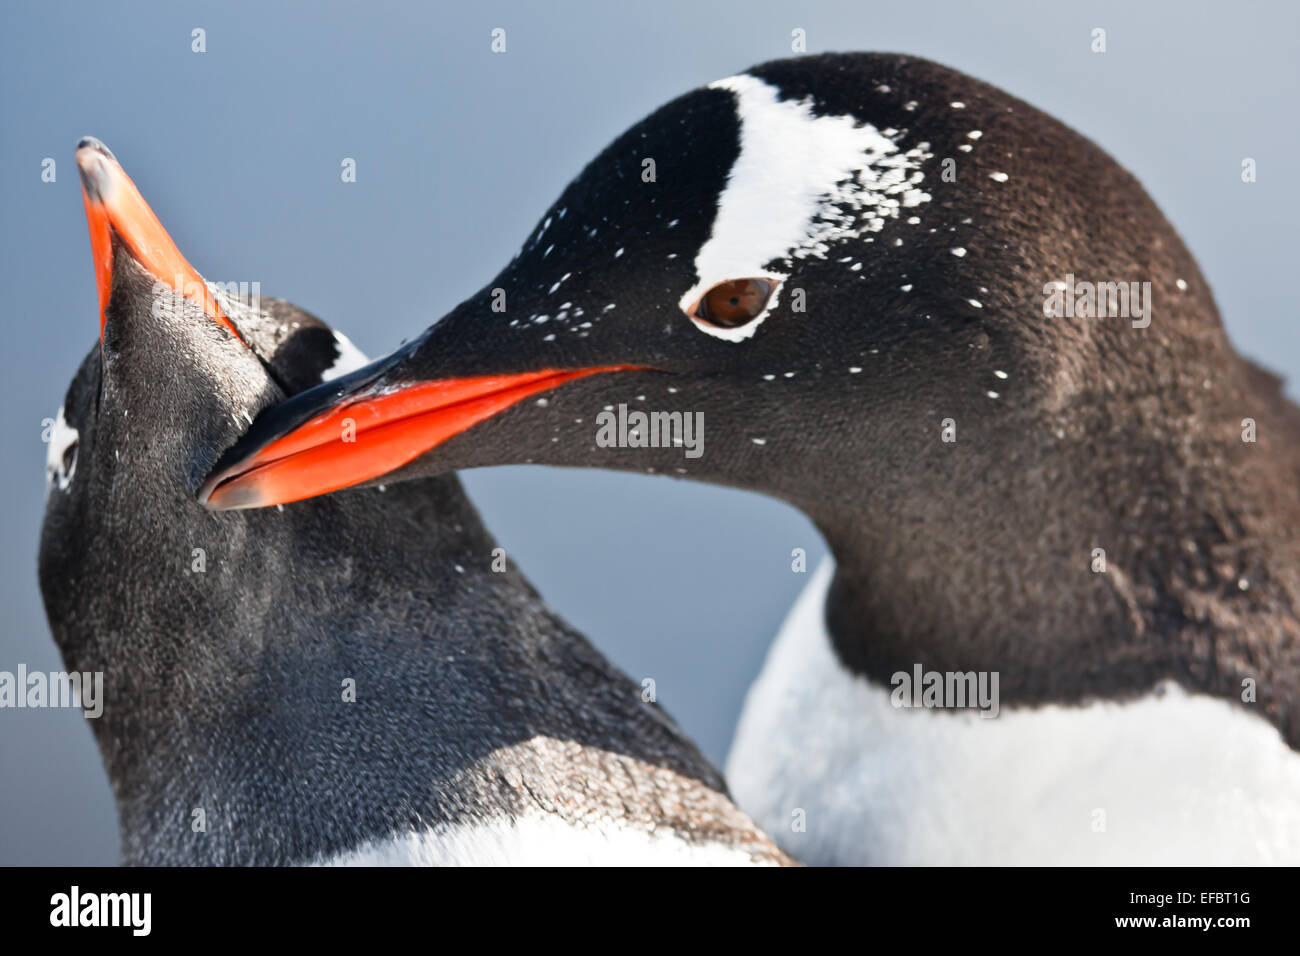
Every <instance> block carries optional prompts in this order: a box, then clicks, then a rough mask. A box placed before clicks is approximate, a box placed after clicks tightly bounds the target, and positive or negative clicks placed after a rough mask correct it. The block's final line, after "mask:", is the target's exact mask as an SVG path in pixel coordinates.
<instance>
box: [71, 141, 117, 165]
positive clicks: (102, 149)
mask: <svg viewBox="0 0 1300 956" xmlns="http://www.w3.org/2000/svg"><path fill="white" fill-rule="evenodd" d="M83 149H93V150H94V151H95V152H97V153H103V154H104V155H105V156H107V157H108V158H109V159H111V160H113V161H114V162H117V157H116V156H114V155H113V151H112V150H111V149H109V148H108V147H107V146H105V145H104V144H103V143H101V142H100V141H99V140H97V139H95V137H93V136H83V137H81V141H80V142H78V143H77V150H78V151H81V150H83Z"/></svg>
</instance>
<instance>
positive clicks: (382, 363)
mask: <svg viewBox="0 0 1300 956" xmlns="http://www.w3.org/2000/svg"><path fill="white" fill-rule="evenodd" d="M401 356H402V352H397V353H394V355H393V356H390V357H389V358H387V359H380V360H379V361H377V362H375V363H372V364H371V365H369V366H366V367H365V368H362V369H358V370H357V371H356V372H353V373H352V374H351V375H348V376H345V377H343V378H340V379H337V380H336V381H334V382H328V383H326V384H324V385H320V386H317V387H316V388H313V389H311V390H309V391H306V392H302V393H300V394H299V395H296V396H294V397H293V398H291V399H290V400H289V401H287V402H284V403H283V404H281V405H278V406H276V407H275V408H272V409H270V410H268V411H267V412H265V413H263V415H261V416H260V417H259V418H258V419H257V421H256V422H254V423H253V426H252V427H251V428H250V429H249V430H248V432H247V433H246V434H245V435H244V437H243V438H241V439H240V440H239V442H237V443H236V444H235V445H234V446H233V447H231V448H230V449H229V450H228V451H227V452H226V453H225V455H223V456H222V458H221V460H220V461H219V462H217V466H216V468H215V469H214V470H213V472H212V474H211V475H210V476H209V477H208V480H207V481H206V482H204V484H203V487H202V488H201V489H200V490H199V500H200V501H201V502H203V504H205V505H207V506H208V507H209V508H212V509H215V510H221V511H225V510H230V509H235V508H262V507H266V506H267V505H275V504H284V503H286V502H290V501H298V500H300V499H303V498H311V497H314V496H316V495H323V494H327V493H328V492H331V491H338V490H339V489H341V488H348V487H351V486H352V485H357V484H360V483H361V482H364V481H369V480H371V479H372V478H378V477H381V476H382V475H385V474H388V473H389V472H391V471H394V470H395V469H397V468H400V467H401V466H402V465H405V464H407V463H408V462H410V461H412V460H414V459H415V458H418V457H419V456H420V455H422V454H424V453H425V452H427V451H429V450H430V449H432V448H434V447H436V446H437V445H440V444H442V443H443V442H445V441H446V440H447V439H449V438H451V437H453V436H454V435H458V434H460V433H461V432H463V431H465V430H466V429H469V428H471V427H473V426H474V425H477V424H478V423H479V422H482V421H485V420H486V419H489V418H491V417H493V416H494V415H497V414H499V413H500V412H503V411H505V410H506V409H507V408H509V407H511V406H512V405H515V404H517V403H519V402H521V401H523V400H524V399H525V398H528V397H529V396H530V395H536V394H538V393H539V392H545V391H548V390H550V389H553V388H556V387H557V386H560V385H563V384H565V383H566V382H572V381H574V380H575V379H579V378H585V377H586V376H588V375H596V374H599V373H601V372H616V371H627V370H630V369H631V368H632V367H631V366H609V367H604V368H585V369H570V370H563V369H544V370H541V371H536V372H523V373H519V374H510V375H490V376H482V377H475V378H450V379H441V380H437V381H424V382H411V383H400V384H392V383H387V382H386V381H385V379H384V378H383V377H382V376H383V374H384V372H385V371H387V370H388V369H390V368H392V366H394V365H395V364H397V363H398V361H399V359H400V357H401Z"/></svg>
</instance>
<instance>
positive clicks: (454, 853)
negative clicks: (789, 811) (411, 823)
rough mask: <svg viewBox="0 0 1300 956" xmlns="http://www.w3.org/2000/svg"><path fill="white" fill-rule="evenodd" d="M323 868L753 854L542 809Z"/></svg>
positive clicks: (705, 860) (744, 860) (368, 851)
mask: <svg viewBox="0 0 1300 956" xmlns="http://www.w3.org/2000/svg"><path fill="white" fill-rule="evenodd" d="M321 863H322V865H325V866H752V865H754V860H753V859H752V858H751V856H750V855H749V853H747V852H745V851H743V850H740V849H737V848H735V847H731V846H727V845H724V844H721V843H698V842H692V841H689V840H685V839H682V838H681V837H680V836H678V835H676V834H673V833H665V832H654V833H652V832H650V831H648V830H643V829H639V828H637V827H631V826H610V827H609V828H597V827H579V826H574V825H572V824H569V823H566V822H564V821H562V820H560V819H558V818H556V817H553V816H547V815H545V814H542V813H537V814H533V815H528V816H523V817H517V818H514V819H505V818H503V819H498V820H485V821H480V822H476V823H473V824H461V825H457V826H439V827H430V828H429V829H427V830H421V831H419V832H414V833H407V834H401V835H394V836H393V837H391V838H388V839H384V840H377V841H374V842H372V843H370V844H368V845H366V846H364V847H362V848H360V849H358V850H353V851H351V852H349V853H345V854H342V855H340V856H336V857H333V858H331V859H329V860H324V861H321Z"/></svg>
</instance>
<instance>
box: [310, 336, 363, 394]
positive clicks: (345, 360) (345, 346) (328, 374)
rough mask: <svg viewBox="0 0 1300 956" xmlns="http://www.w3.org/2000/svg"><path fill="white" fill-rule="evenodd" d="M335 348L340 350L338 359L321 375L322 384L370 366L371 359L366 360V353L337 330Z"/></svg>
mask: <svg viewBox="0 0 1300 956" xmlns="http://www.w3.org/2000/svg"><path fill="white" fill-rule="evenodd" d="M334 347H335V348H336V349H338V358H336V359H335V360H334V364H333V365H331V366H330V367H329V368H327V369H325V371H323V372H321V373H320V380H321V381H322V382H329V381H333V380H334V379H336V378H338V377H339V376H340V375H346V374H348V372H355V371H356V370H357V369H359V368H361V367H362V366H363V365H369V364H370V359H368V358H366V353H365V352H362V351H361V349H359V348H357V347H356V346H355V345H353V344H352V340H351V339H350V338H348V337H347V336H346V335H344V334H343V333H342V332H339V331H337V330H335V332H334Z"/></svg>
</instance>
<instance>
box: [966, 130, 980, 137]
mask: <svg viewBox="0 0 1300 956" xmlns="http://www.w3.org/2000/svg"><path fill="white" fill-rule="evenodd" d="M983 135H984V134H983V133H981V132H980V131H979V130H977V129H973V130H971V131H970V132H969V133H967V134H966V138H967V139H979V138H980V137H981V136H983Z"/></svg>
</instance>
